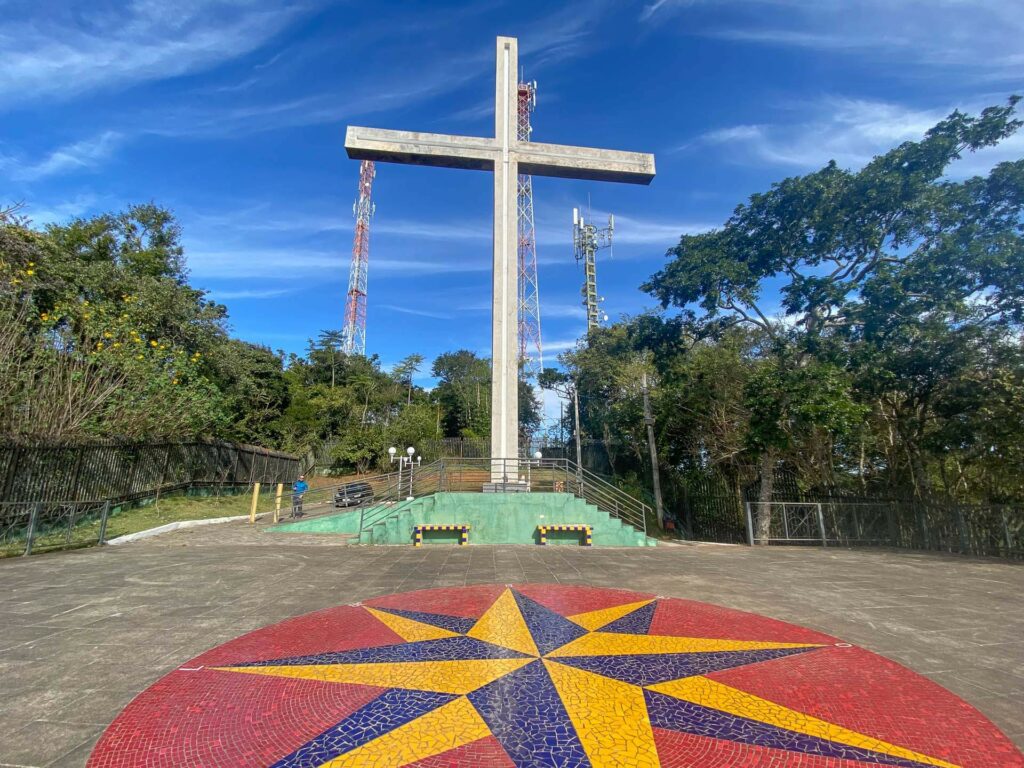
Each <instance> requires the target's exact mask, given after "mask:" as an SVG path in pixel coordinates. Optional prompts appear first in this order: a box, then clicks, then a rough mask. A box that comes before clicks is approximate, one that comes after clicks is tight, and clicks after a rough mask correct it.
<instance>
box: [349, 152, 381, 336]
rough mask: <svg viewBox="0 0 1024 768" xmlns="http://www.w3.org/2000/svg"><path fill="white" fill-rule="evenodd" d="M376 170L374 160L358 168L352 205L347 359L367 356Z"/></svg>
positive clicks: (367, 161) (363, 162)
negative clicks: (356, 192) (356, 195)
mask: <svg viewBox="0 0 1024 768" xmlns="http://www.w3.org/2000/svg"><path fill="white" fill-rule="evenodd" d="M376 173H377V172H376V170H375V168H374V165H373V161H372V160H363V161H362V162H361V163H360V164H359V198H358V199H357V200H356V201H355V203H354V204H353V205H352V214H353V215H354V216H355V217H356V231H355V235H354V236H353V238H352V266H351V267H350V269H349V273H348V298H347V299H346V301H345V327H344V328H343V329H342V342H341V349H342V351H343V352H344V353H345V354H346V355H365V354H366V272H367V269H368V268H369V266H370V217H371V216H373V211H374V208H375V206H374V204H373V203H372V202H371V201H370V192H371V191H372V188H373V177H374V176H375V175H376Z"/></svg>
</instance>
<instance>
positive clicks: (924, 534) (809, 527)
mask: <svg viewBox="0 0 1024 768" xmlns="http://www.w3.org/2000/svg"><path fill="white" fill-rule="evenodd" d="M766 512H767V513H769V518H768V522H769V525H768V526H767V529H766V535H764V536H761V535H760V532H759V530H758V527H757V521H758V517H759V515H760V514H763V513H766ZM746 518H747V520H746V528H747V539H748V542H749V543H750V544H754V543H763V544H805V545H817V546H823V547H829V546H846V547H853V546H882V547H896V548H899V549H921V550H931V551H938V552H957V553H960V554H964V555H985V556H995V557H1008V558H1022V557H1024V507H1021V506H1019V505H1009V504H952V503H938V502H934V501H896V500H877V499H876V500H874V501H850V500H844V499H836V498H830V499H825V500H823V501H772V502H759V501H750V502H747V504H746Z"/></svg>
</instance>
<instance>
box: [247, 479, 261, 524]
mask: <svg viewBox="0 0 1024 768" xmlns="http://www.w3.org/2000/svg"><path fill="white" fill-rule="evenodd" d="M259 500H260V484H259V483H253V484H252V504H250V505H249V525H252V524H253V523H255V522H256V504H257V503H258V502H259Z"/></svg>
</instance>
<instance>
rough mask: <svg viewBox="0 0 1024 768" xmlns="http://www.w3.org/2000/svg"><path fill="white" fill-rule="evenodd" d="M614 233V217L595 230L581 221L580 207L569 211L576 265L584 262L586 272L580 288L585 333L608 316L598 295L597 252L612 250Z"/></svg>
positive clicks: (592, 226) (609, 217) (610, 217)
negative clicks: (585, 319)
mask: <svg viewBox="0 0 1024 768" xmlns="http://www.w3.org/2000/svg"><path fill="white" fill-rule="evenodd" d="M614 233H615V217H614V216H612V215H610V214H609V216H608V226H607V227H604V228H602V229H598V228H597V227H596V226H595V225H593V224H586V223H584V221H583V214H581V213H580V209H579V208H573V209H572V250H573V255H574V256H575V257H576V263H577V264H578V263H579V262H581V261H582V262H583V270H584V273H585V277H584V281H583V288H582V289H580V294H581V295H582V296H583V306H584V307H586V308H587V333H590V332H591V331H592V330H594V329H595V328H597V327H598V326H599V325H600V324H601V321H602V320H607V319H608V316H607V315H603V314H602V313H601V302H602V301H604V299H603V298H601V297H600V296H598V295H597V250H598V249H599V248H611V245H612V235H613V234H614Z"/></svg>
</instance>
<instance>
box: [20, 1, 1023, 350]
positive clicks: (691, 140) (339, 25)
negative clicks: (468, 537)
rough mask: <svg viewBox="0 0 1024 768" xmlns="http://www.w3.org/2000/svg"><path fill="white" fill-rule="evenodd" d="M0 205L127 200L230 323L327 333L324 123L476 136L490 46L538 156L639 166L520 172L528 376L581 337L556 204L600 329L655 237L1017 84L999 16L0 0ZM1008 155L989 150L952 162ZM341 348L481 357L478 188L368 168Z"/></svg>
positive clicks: (858, 10) (328, 176) (346, 170)
mask: <svg viewBox="0 0 1024 768" xmlns="http://www.w3.org/2000/svg"><path fill="white" fill-rule="evenodd" d="M0 17H2V18H4V24H3V26H2V27H0V62H3V63H2V66H0V180H2V181H3V185H2V187H0V199H2V200H8V201H11V200H23V201H24V202H25V203H26V204H27V206H28V209H27V213H28V215H29V216H30V217H31V218H32V219H33V220H34V221H36V222H37V223H44V222H48V221H61V220H65V219H67V218H69V217H72V216H81V215H88V214H93V213H98V212H103V211H108V210H114V209H118V208H120V207H123V206H125V205H127V204H129V203H132V202H145V201H150V200H152V201H155V202H157V203H159V204H161V205H164V206H166V207H168V208H170V209H172V210H173V211H174V212H175V213H176V214H177V216H178V217H179V218H180V220H181V222H182V225H183V227H184V241H185V245H186V247H187V256H188V264H189V269H190V270H191V275H192V282H193V284H194V285H196V286H197V287H201V288H205V289H208V290H209V291H210V295H211V296H212V297H213V298H215V299H217V300H218V301H221V302H223V303H224V304H226V305H227V306H228V308H229V310H230V315H231V325H232V330H233V333H234V334H235V335H237V336H239V337H241V338H244V339H247V340H251V341H256V342H261V343H264V344H266V345H268V346H271V347H273V348H275V349H277V348H283V349H286V350H289V351H301V350H302V349H303V348H304V347H305V343H306V339H307V338H309V337H310V336H314V335H316V334H317V332H318V331H319V330H321V329H324V328H339V327H340V326H341V324H342V310H343V305H344V294H345V290H346V282H347V278H348V261H349V255H350V249H351V240H352V224H353V221H352V215H351V206H352V202H353V199H354V197H355V193H356V180H357V174H358V163H357V162H355V161H350V160H348V159H347V158H346V156H345V152H344V149H343V141H344V131H345V126H346V125H348V124H357V125H370V126H377V127H384V128H400V129H409V130H425V131H438V132H449V133H462V134H473V135H491V132H492V131H493V118H492V106H491V100H492V98H493V77H494V74H493V66H494V65H493V48H494V36H495V35H498V34H504V35H514V36H517V37H518V38H519V43H520V64H521V65H522V66H523V68H524V69H525V73H526V76H527V78H528V79H535V80H537V81H538V82H539V93H538V106H537V111H536V112H535V114H534V119H533V125H534V138H535V139H537V140H538V141H547V142H555V143H573V144H583V145H590V146H599V147H610V148H616V149H628V150H637V151H647V152H653V153H655V155H656V158H657V169H658V176H657V178H656V179H655V180H654V182H653V184H652V185H651V186H650V187H634V186H631V185H615V184H601V183H595V182H576V181H567V180H562V179H536V180H535V205H536V216H537V230H538V256H539V263H540V267H539V272H540V293H541V314H542V327H543V335H544V341H545V347H546V350H547V353H548V354H547V357H548V359H549V360H550V358H551V357H553V356H554V355H555V354H556V353H557V352H559V351H562V350H564V349H566V348H567V347H569V346H571V345H572V344H573V343H574V341H575V339H576V338H578V337H579V335H580V333H581V332H582V331H583V329H584V326H585V322H584V314H583V310H582V307H581V306H580V303H579V302H580V297H579V287H580V281H581V279H582V275H581V272H580V269H579V267H578V266H577V265H576V263H575V261H574V259H573V257H572V246H571V229H570V224H571V212H572V208H573V206H581V207H586V206H587V204H588V199H589V201H590V205H591V206H592V209H593V211H594V216H595V217H596V218H603V217H604V216H606V214H607V212H609V211H611V212H614V213H615V215H616V222H617V232H616V243H615V248H614V252H613V254H612V255H609V254H608V253H607V252H602V254H601V258H600V262H599V267H598V285H599V290H600V292H601V294H603V295H604V296H605V299H606V301H605V310H606V311H607V312H608V314H609V315H611V316H612V317H613V318H617V317H618V316H620V315H621V314H623V313H636V312H638V311H641V310H643V309H644V308H647V307H650V306H653V304H654V302H653V300H652V299H650V298H649V297H647V296H646V295H644V294H642V293H641V292H640V291H639V290H638V289H637V286H638V285H639V284H640V283H641V282H643V281H644V280H645V279H646V278H647V277H648V276H649V275H650V274H651V273H653V272H654V271H655V270H657V269H658V268H659V266H660V264H661V263H662V261H663V259H664V253H665V250H666V249H667V248H668V247H670V246H671V245H673V244H674V243H675V242H676V240H677V239H678V236H679V234H681V233H683V232H698V231H702V230H706V229H708V228H711V227H714V226H716V225H718V224H720V223H721V222H722V221H723V220H724V219H725V218H726V217H727V216H728V215H729V213H730V212H731V210H732V209H733V207H734V206H735V205H736V204H737V203H739V202H741V201H743V200H744V199H746V197H747V196H748V195H749V194H751V193H753V192H756V191H759V190H763V189H765V188H766V187H767V186H768V185H769V184H770V183H771V182H772V181H774V180H777V179H780V178H782V177H784V176H789V175H794V174H798V173H802V172H805V171H808V170H811V169H813V168H816V167H819V166H820V165H822V164H823V163H825V162H826V161H827V160H829V159H830V158H835V159H836V160H837V161H838V162H839V163H840V164H842V165H844V166H846V167H857V166H859V165H861V164H863V163H864V162H865V161H866V160H867V159H869V158H870V157H871V156H872V155H873V154H875V153H878V152H880V151H884V150H885V149H887V148H889V147H891V146H893V145H895V144H897V143H899V142H900V141H903V140H905V139H910V138H916V137H918V136H920V135H921V134H922V133H923V131H925V130H926V129H927V128H928V127H930V126H931V125H932V124H934V123H935V122H936V121H937V120H938V119H940V118H941V117H942V116H944V115H945V114H947V113H948V112H950V111H951V110H952V109H954V108H961V109H968V110H977V109H979V108H980V107H982V106H985V105H988V104H993V103H998V102H1002V101H1004V100H1005V98H1006V96H1007V95H1008V94H1010V93H1012V92H1015V91H1021V90H1024V74H1022V73H1024V3H1022V2H1021V1H1020V0H704V1H703V2H702V1H701V0H684V1H682V2H673V0H657V1H656V2H653V3H652V2H649V1H644V2H603V1H602V0H589V1H587V2H570V3H563V4H557V3H544V2H527V1H526V0H520V1H519V2H514V3H512V2H487V1H483V2H475V3H455V2H430V3H425V2H424V3H413V2H404V3H396V2H348V3H346V2H334V3H330V2H317V0H306V1H305V2H299V3H275V2H269V1H263V0H255V1H253V2H247V1H246V0H205V1H204V0H177V1H176V2H174V3H171V2H168V1H166V0H163V1H161V0H136V1H135V2H124V1H117V2H115V1H114V0H92V1H91V2H82V3H68V2H53V1H52V0H0ZM1022 154H1024V141H1022V140H1021V138H1019V137H1015V138H1014V139H1012V140H1011V141H1009V142H1007V143H1005V144H1004V145H1003V146H1002V147H1000V148H997V149H995V150H991V151H986V152H984V153H981V154H980V155H978V156H975V157H971V158H967V159H965V160H964V161H962V162H961V164H960V166H959V167H958V168H957V169H956V171H955V173H956V174H958V175H966V174H968V173H973V172H978V171H982V170H984V169H985V168H987V167H989V166H991V165H992V164H993V163H994V162H996V161H998V160H1002V159H1008V158H1011V157H1012V158H1016V157H1020V156H1021V155H1022ZM374 198H375V202H376V206H377V211H376V215H375V217H374V219H373V223H372V228H371V256H370V273H369V319H368V332H367V338H368V344H367V346H368V351H369V352H371V353H377V354H379V355H380V357H381V359H382V361H383V363H384V364H385V366H387V365H390V364H392V363H393V362H395V361H396V360H398V359H399V358H401V357H402V356H404V355H406V354H408V353H410V352H420V353H422V354H424V355H425V356H427V358H428V359H430V358H432V357H433V356H434V355H436V354H437V353H439V352H442V351H444V350H450V349H455V348H459V347H465V348H469V349H473V350H476V351H478V352H480V353H482V354H487V353H488V347H489V301H490V273H489V270H490V211H491V181H490V176H489V174H486V173H479V172H472V173H471V172H466V171H458V170H448V169H433V168H417V167H404V166H397V165H386V164H379V165H378V173H377V179H376V182H375V186H374Z"/></svg>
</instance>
